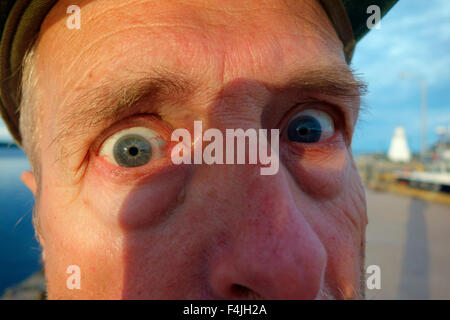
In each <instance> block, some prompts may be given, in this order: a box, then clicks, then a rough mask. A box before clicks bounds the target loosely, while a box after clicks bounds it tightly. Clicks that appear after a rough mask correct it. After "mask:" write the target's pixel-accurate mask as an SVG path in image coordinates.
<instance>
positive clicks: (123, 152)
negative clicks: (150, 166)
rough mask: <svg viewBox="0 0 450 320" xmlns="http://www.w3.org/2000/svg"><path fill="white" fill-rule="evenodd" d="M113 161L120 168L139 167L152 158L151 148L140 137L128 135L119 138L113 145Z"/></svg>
mask: <svg viewBox="0 0 450 320" xmlns="http://www.w3.org/2000/svg"><path fill="white" fill-rule="evenodd" d="M113 150H114V159H115V160H116V162H117V164H118V165H120V166H122V167H139V166H143V165H145V164H147V163H148V162H149V161H150V159H151V157H152V147H151V145H150V143H149V142H148V141H147V140H146V139H145V138H144V137H142V136H140V135H136V134H129V135H125V136H123V137H121V138H120V139H119V140H117V142H116V143H115V145H114V148H113Z"/></svg>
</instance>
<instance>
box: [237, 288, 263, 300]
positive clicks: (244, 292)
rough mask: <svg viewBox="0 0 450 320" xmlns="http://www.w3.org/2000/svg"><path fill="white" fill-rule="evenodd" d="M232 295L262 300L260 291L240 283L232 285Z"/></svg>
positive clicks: (239, 297) (238, 297)
mask: <svg viewBox="0 0 450 320" xmlns="http://www.w3.org/2000/svg"><path fill="white" fill-rule="evenodd" d="M230 291H231V296H232V297H234V298H235V299H245V300H261V299H262V297H261V295H260V294H259V293H257V292H255V291H253V290H252V289H249V288H247V287H245V286H242V285H240V284H233V285H232V286H231V289H230Z"/></svg>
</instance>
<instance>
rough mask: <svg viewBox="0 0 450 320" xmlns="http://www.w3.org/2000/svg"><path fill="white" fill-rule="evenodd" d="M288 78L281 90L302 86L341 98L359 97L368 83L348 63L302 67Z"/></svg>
mask: <svg viewBox="0 0 450 320" xmlns="http://www.w3.org/2000/svg"><path fill="white" fill-rule="evenodd" d="M288 78H289V80H288V81H287V83H286V84H284V85H282V86H281V88H280V89H281V90H283V89H289V88H294V89H299V88H300V89H302V90H312V91H320V92H323V93H325V94H327V95H332V96H337V97H341V98H345V97H347V98H355V97H356V98H357V97H361V96H362V95H364V94H366V92H367V84H366V83H365V82H364V81H362V80H361V79H360V78H359V75H357V74H356V73H355V72H354V71H353V70H352V69H351V68H349V67H348V66H347V65H345V66H344V65H335V66H308V67H302V68H300V69H296V70H295V72H294V73H293V74H292V76H290V77H288Z"/></svg>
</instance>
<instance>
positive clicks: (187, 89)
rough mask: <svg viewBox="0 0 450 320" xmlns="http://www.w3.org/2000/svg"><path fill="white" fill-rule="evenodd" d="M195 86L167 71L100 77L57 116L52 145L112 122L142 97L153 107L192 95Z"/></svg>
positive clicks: (141, 99)
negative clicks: (104, 78) (117, 77)
mask: <svg viewBox="0 0 450 320" xmlns="http://www.w3.org/2000/svg"><path fill="white" fill-rule="evenodd" d="M194 89H195V86H194V85H193V83H192V82H191V81H188V80H187V79H186V78H185V77H183V76H182V75H180V74H173V73H171V72H169V71H167V70H154V71H153V72H152V73H148V72H137V73H134V74H133V75H132V76H130V75H127V76H125V77H123V78H122V79H107V80H103V81H102V83H101V84H100V85H98V86H96V87H94V88H91V89H88V90H85V91H84V92H82V93H81V94H79V95H78V96H76V98H75V99H73V101H74V102H73V103H70V104H69V105H68V106H67V107H65V108H67V109H69V110H70V111H68V112H65V113H64V114H63V115H62V116H60V117H59V118H58V119H57V126H58V129H57V132H58V133H57V135H56V136H55V138H54V139H52V142H51V144H55V145H59V144H61V143H65V142H67V141H68V140H70V139H72V140H73V139H74V138H76V137H80V136H83V135H84V134H85V133H86V132H88V131H89V130H90V129H92V128H95V127H97V126H100V125H103V124H104V123H106V122H114V121H115V120H116V119H117V118H118V117H119V115H121V114H123V113H124V112H126V111H130V108H132V107H133V106H134V105H136V104H138V103H140V102H141V101H144V100H145V102H146V103H147V104H148V105H149V106H153V107H154V106H156V104H157V103H158V102H161V101H167V100H172V101H173V100H175V99H180V98H181V97H182V96H183V97H184V96H187V95H188V94H189V93H191V94H192V92H193V90H194ZM149 108H151V107H147V108H146V110H149Z"/></svg>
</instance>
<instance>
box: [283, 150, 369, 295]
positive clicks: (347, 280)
mask: <svg viewBox="0 0 450 320" xmlns="http://www.w3.org/2000/svg"><path fill="white" fill-rule="evenodd" d="M282 152H284V153H282V156H283V157H284V158H283V159H284V161H285V163H286V166H287V168H288V169H289V171H290V172H291V175H292V176H293V178H294V179H293V180H294V181H295V184H296V186H295V188H297V190H299V191H300V192H301V195H299V196H298V197H297V206H298V207H299V208H301V207H302V206H304V199H305V196H308V197H310V198H311V199H312V200H313V206H312V208H311V209H310V210H307V212H304V214H305V217H306V219H307V221H308V223H310V225H311V227H312V228H313V229H314V230H315V232H316V233H317V235H318V236H319V238H320V240H321V242H322V243H323V245H324V246H325V248H326V250H327V255H328V261H327V269H326V270H327V271H326V275H325V277H326V283H327V284H328V285H329V287H330V288H337V289H335V290H336V291H335V292H333V294H334V295H336V296H337V297H345V298H355V297H358V293H359V289H360V287H359V285H360V280H359V279H360V275H361V268H362V267H363V263H364V261H363V256H364V252H363V250H364V238H365V237H364V234H365V227H366V224H367V216H366V204H365V196H364V188H363V186H362V183H361V179H360V177H359V174H358V172H357V170H356V166H355V165H354V162H353V160H352V156H351V154H350V153H349V152H348V149H347V148H346V147H345V144H343V145H335V147H334V148H333V149H329V150H326V149H325V150H324V149H322V150H319V149H315V150H314V149H310V150H304V151H303V152H302V153H301V155H300V156H297V157H295V159H294V158H291V159H287V158H286V156H287V155H290V156H291V157H292V154H293V153H292V151H290V150H289V149H288V148H286V149H285V150H284V151H282ZM286 159H287V160H286ZM302 199H303V200H302Z"/></svg>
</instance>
